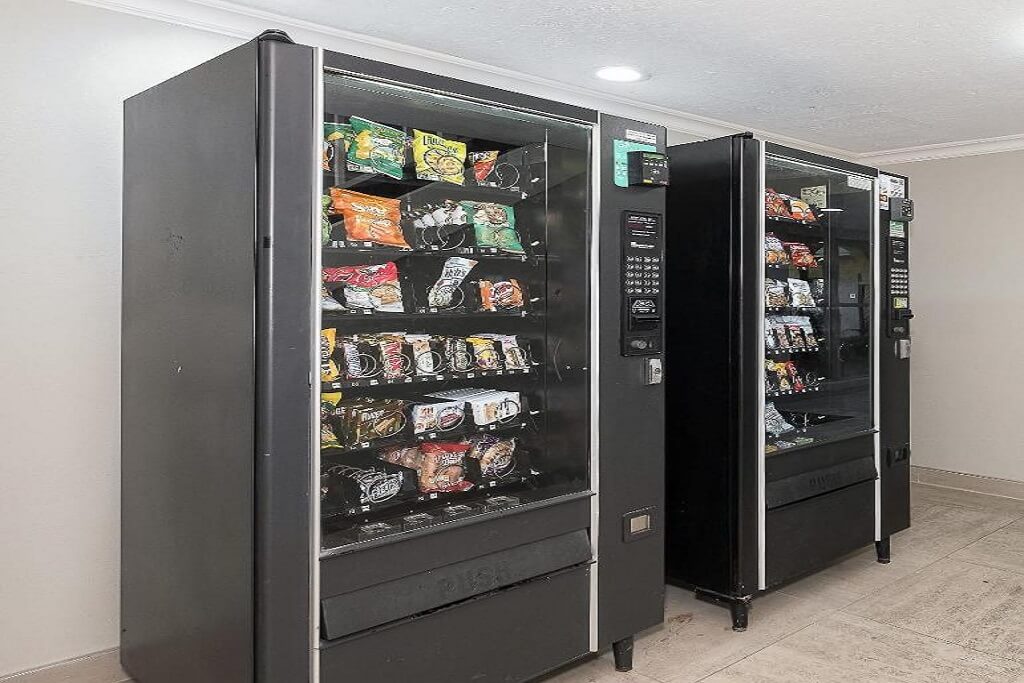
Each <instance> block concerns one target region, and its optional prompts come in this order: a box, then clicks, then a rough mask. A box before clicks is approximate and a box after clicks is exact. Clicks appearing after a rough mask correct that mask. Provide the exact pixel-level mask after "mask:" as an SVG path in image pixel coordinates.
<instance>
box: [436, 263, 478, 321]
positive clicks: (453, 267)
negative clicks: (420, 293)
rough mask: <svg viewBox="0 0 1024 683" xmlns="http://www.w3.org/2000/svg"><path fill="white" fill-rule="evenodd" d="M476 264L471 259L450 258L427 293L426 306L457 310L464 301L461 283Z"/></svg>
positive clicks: (464, 296) (464, 295)
mask: <svg viewBox="0 0 1024 683" xmlns="http://www.w3.org/2000/svg"><path fill="white" fill-rule="evenodd" d="M476 264H477V262H476V261H474V260H473V259H468V258H462V257H461V256H452V257H451V258H449V259H448V260H446V261H445V262H444V266H443V267H442V269H441V275H440V277H438V278H437V282H435V283H434V284H433V286H432V287H431V288H430V291H429V292H427V305H428V306H430V307H431V308H445V309H451V308H457V307H459V306H461V305H462V304H463V303H464V302H465V299H466V294H465V292H464V291H463V290H462V281H463V280H465V279H466V276H467V275H469V271H471V270H473V266H475V265H476Z"/></svg>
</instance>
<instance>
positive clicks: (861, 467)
mask: <svg viewBox="0 0 1024 683" xmlns="http://www.w3.org/2000/svg"><path fill="white" fill-rule="evenodd" d="M877 478H878V471H877V470H876V469H875V458H874V456H871V455H869V456H866V457H863V458H860V459H859V460H850V461H848V462H843V463H840V464H838V465H831V466H829V467H819V468H817V469H813V470H807V471H805V472H801V473H799V474H794V475H792V476H790V477H786V478H785V479H779V480H778V481H773V482H770V483H769V484H768V485H767V486H766V487H765V488H766V490H765V498H766V501H767V504H768V509H769V510H774V509H776V508H780V507H783V506H784V505H790V504H792V503H797V502H799V501H802V500H806V499H808V498H813V497H815V496H820V495H822V494H825V493H831V492H832V491H838V490H839V489H843V488H846V487H847V486H852V485H853V484H860V483H862V482H865V481H874V480H875V479H877Z"/></svg>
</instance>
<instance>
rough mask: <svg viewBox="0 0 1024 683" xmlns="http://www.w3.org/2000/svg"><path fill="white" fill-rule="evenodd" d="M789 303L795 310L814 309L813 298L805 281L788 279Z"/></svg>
mask: <svg viewBox="0 0 1024 683" xmlns="http://www.w3.org/2000/svg"><path fill="white" fill-rule="evenodd" d="M789 303H790V304H792V305H793V306H796V307H797V308H813V307H814V297H813V296H811V285H810V283H809V282H807V280H800V279H798V278H792V277H791V278H789ZM783 305H785V304H783Z"/></svg>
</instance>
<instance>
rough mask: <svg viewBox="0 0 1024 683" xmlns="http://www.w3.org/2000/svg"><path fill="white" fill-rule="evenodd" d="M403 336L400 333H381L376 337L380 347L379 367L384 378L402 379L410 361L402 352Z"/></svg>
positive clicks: (410, 364) (410, 363) (409, 365)
mask: <svg viewBox="0 0 1024 683" xmlns="http://www.w3.org/2000/svg"><path fill="white" fill-rule="evenodd" d="M404 343H405V337H404V336H403V335H401V334H382V335H380V336H379V337H377V345H378V346H379V347H380V357H381V368H382V374H383V377H384V379H402V378H403V377H405V376H406V374H407V368H410V367H411V366H412V362H411V361H410V360H409V358H407V357H406V356H405V355H404V354H403V353H402V346H403V344H404Z"/></svg>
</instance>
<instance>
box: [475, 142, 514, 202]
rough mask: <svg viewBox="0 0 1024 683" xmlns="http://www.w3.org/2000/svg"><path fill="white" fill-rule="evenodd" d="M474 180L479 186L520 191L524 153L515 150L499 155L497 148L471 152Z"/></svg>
mask: <svg viewBox="0 0 1024 683" xmlns="http://www.w3.org/2000/svg"><path fill="white" fill-rule="evenodd" d="M469 163H470V164H471V165H472V167H473V181H474V182H475V183H476V184H477V185H478V186H479V187H496V188H499V189H501V190H508V191H509V192H519V191H520V189H521V188H520V186H521V180H522V175H523V170H522V167H523V154H522V152H521V151H513V152H509V153H507V154H504V155H501V156H499V154H498V151H497V150H490V151H485V152H470V154H469Z"/></svg>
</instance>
